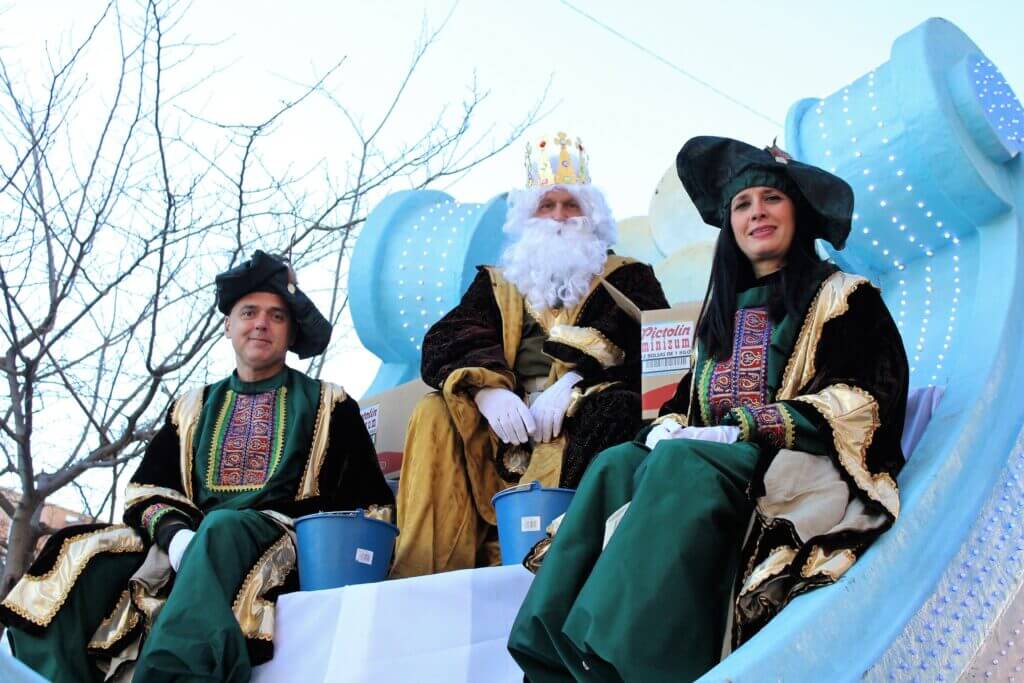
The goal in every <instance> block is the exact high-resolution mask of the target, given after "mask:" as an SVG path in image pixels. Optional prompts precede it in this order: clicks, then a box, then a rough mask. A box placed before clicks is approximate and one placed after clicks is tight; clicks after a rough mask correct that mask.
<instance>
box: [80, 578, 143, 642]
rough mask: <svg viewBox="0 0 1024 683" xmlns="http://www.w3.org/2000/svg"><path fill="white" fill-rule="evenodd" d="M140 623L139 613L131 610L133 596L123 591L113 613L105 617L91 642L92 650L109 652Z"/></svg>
mask: <svg viewBox="0 0 1024 683" xmlns="http://www.w3.org/2000/svg"><path fill="white" fill-rule="evenodd" d="M138 623H139V613H138V612H137V611H135V610H133V609H132V608H131V594H130V593H129V592H128V591H127V590H123V591H121V597H119V598H118V599H117V604H116V605H114V609H113V611H112V612H111V613H110V614H109V615H107V616H106V617H104V619H103V621H102V622H100V625H99V627H98V628H97V629H96V632H95V633H94V634H93V636H92V640H90V641H89V645H88V648H89V649H90V650H109V649H110V647H111V646H112V645H114V644H115V643H117V641H119V640H121V639H122V638H124V637H125V635H127V634H128V632H130V631H131V630H132V629H133V628H135V625H136V624H138Z"/></svg>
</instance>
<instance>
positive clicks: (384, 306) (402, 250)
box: [348, 190, 506, 394]
mask: <svg viewBox="0 0 1024 683" xmlns="http://www.w3.org/2000/svg"><path fill="white" fill-rule="evenodd" d="M505 212H506V205H505V195H503V194H502V195H499V196H497V197H495V198H494V199H492V200H490V201H489V202H487V203H486V204H461V203H459V202H457V201H455V199H454V198H452V197H451V195H448V194H446V193H444V192H437V191H435V190H406V191H403V192H396V193H394V194H391V195H388V196H387V197H386V198H385V199H384V200H383V201H382V202H381V203H380V204H379V205H378V206H377V207H376V208H374V209H373V211H371V212H370V214H369V216H367V219H366V225H365V226H364V227H363V229H362V232H361V233H360V235H359V239H358V240H357V241H356V245H355V249H354V250H353V253H352V265H351V267H350V269H349V281H348V292H349V305H350V306H351V311H352V322H353V324H354V326H355V329H356V334H357V335H358V336H359V341H360V342H362V344H363V346H365V347H366V348H367V349H368V350H370V351H371V352H373V353H374V354H376V355H377V356H378V357H379V358H380V359H381V360H382V361H383V364H382V365H381V368H380V370H379V371H378V372H377V375H376V377H375V378H374V380H373V383H372V384H371V386H370V388H369V389H368V390H367V394H376V393H379V392H381V391H384V390H386V389H391V388H392V387H396V386H398V385H399V384H402V383H404V382H408V381H410V380H413V379H416V378H417V377H419V375H420V344H421V342H422V341H423V335H424V334H425V333H426V331H427V330H428V329H429V328H430V326H431V325H432V324H434V323H435V322H436V321H437V320H438V319H440V318H441V316H443V315H444V314H445V313H447V312H448V311H449V310H450V309H451V308H453V307H454V306H455V304H457V303H458V302H459V299H460V298H461V297H462V294H463V292H465V291H466V289H467V288H468V287H469V284H470V283H471V282H472V281H473V278H474V277H475V276H476V266H477V265H479V264H483V263H494V262H495V261H496V260H497V258H498V254H499V253H500V251H501V243H502V231H501V227H502V225H503V224H504V222H505Z"/></svg>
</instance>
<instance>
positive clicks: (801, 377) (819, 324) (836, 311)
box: [775, 271, 871, 401]
mask: <svg viewBox="0 0 1024 683" xmlns="http://www.w3.org/2000/svg"><path fill="white" fill-rule="evenodd" d="M865 284H866V285H870V284H871V283H870V282H868V280H866V279H865V278H863V277H860V276H859V275H850V274H848V273H844V272H842V271H839V272H836V273H832V274H831V275H829V276H828V277H827V278H825V281H824V282H823V283H822V284H821V287H820V288H819V289H818V293H817V294H815V295H814V300H813V301H812V302H811V305H810V307H809V308H808V309H807V315H806V316H805V317H804V322H803V324H802V325H801V326H800V334H798V335H797V338H796V343H795V344H794V345H793V351H792V353H790V355H789V360H788V361H787V362H786V370H785V372H783V373H782V384H780V385H779V391H778V393H777V394H776V395H775V398H776V400H779V401H782V400H786V399H791V398H793V397H795V396H796V395H797V392H798V391H800V389H801V388H802V387H804V386H805V385H806V384H807V383H808V382H809V381H811V378H812V377H814V372H815V370H814V357H815V353H816V351H817V349H818V342H819V340H820V339H821V331H822V329H823V328H824V327H825V323H827V322H828V321H830V320H832V319H834V318H837V317H839V316H840V315H842V314H843V313H846V311H847V310H849V308H850V304H849V298H850V295H851V294H853V292H854V290H856V289H857V288H858V287H860V286H861V285H865Z"/></svg>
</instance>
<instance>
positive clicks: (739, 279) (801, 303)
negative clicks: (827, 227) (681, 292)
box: [697, 200, 838, 360]
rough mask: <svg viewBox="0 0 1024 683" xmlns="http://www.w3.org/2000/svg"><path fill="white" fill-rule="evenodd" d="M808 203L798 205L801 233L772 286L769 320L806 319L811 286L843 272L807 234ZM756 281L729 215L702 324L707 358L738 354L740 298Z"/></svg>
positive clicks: (699, 327) (713, 264)
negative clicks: (821, 254) (735, 343)
mask: <svg viewBox="0 0 1024 683" xmlns="http://www.w3.org/2000/svg"><path fill="white" fill-rule="evenodd" d="M801 204H802V202H799V201H797V200H794V205H795V207H794V208H795V213H796V217H795V222H796V234H795V235H793V244H792V245H791V246H790V248H789V253H788V254H787V255H786V265H785V267H784V268H782V270H780V271H779V272H778V274H777V275H776V276H774V277H772V278H771V279H770V280H769V281H768V285H769V315H771V318H772V320H773V321H776V322H777V321H779V320H781V319H782V318H783V317H785V316H786V315H787V314H788V315H793V316H798V317H802V316H803V314H804V310H805V309H806V307H807V305H808V304H809V303H810V297H811V296H812V295H813V292H810V291H809V290H810V288H811V286H812V285H813V284H814V283H816V282H819V281H820V280H822V279H823V278H825V277H827V276H828V275H830V274H832V273H834V272H835V271H836V270H838V268H836V266H835V265H834V264H832V263H829V262H828V261H822V260H821V259H819V258H818V255H817V253H816V252H815V250H814V238H813V237H811V236H810V235H809V234H808V233H807V232H805V231H804V230H802V229H801V225H806V224H807V223H808V220H806V219H804V220H801V218H802V217H803V216H806V213H805V211H806V210H805V209H804V207H802V206H801ZM755 282H756V278H755V277H754V269H753V267H751V265H750V261H749V260H748V259H747V257H746V256H745V255H744V254H743V252H741V251H740V248H739V245H738V244H736V237H735V235H733V232H732V220H731V218H730V216H729V212H726V218H725V225H723V226H722V230H721V232H720V233H719V235H718V241H717V242H716V244H715V255H714V258H713V259H712V261H711V278H710V279H709V280H708V289H707V293H705V295H704V304H703V306H701V310H700V317H699V318H698V320H697V339H698V340H699V341H700V349H701V356H702V357H704V358H714V359H715V360H725V359H726V358H729V356H731V355H732V336H733V326H734V324H735V318H736V294H737V292H741V291H743V290H744V289H747V288H749V287H751V286H753V285H754V284H755Z"/></svg>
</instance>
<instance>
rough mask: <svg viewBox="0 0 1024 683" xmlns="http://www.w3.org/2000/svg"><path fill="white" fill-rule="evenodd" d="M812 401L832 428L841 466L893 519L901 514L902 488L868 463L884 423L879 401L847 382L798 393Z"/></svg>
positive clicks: (798, 397)
mask: <svg viewBox="0 0 1024 683" xmlns="http://www.w3.org/2000/svg"><path fill="white" fill-rule="evenodd" d="M793 400H794V401H803V402H804V403H807V404H810V406H811V407H813V408H814V409H815V410H817V411H818V412H819V413H821V415H822V417H824V418H825V420H826V421H827V422H828V424H829V427H830V428H831V429H832V439H833V443H834V445H835V449H836V454H837V455H838V459H839V464H840V466H841V467H842V468H843V469H845V470H846V471H847V472H848V473H849V474H850V476H851V477H852V478H853V481H854V483H856V484H857V487H858V488H859V489H861V490H862V491H863V492H864V493H865V494H867V496H868V497H869V498H871V499H872V500H874V501H875V502H877V503H880V504H881V505H882V507H884V508H885V509H886V510H887V511H888V512H889V514H891V515H892V517H893V519H896V518H897V517H899V514H900V497H899V488H898V487H897V486H896V482H895V481H893V479H892V477H890V476H889V475H888V474H886V473H884V472H883V473H881V474H872V473H871V472H870V471H869V470H868V468H867V464H866V457H867V450H868V447H869V446H870V445H871V440H872V439H873V438H874V435H875V431H876V430H877V429H878V427H879V426H880V425H881V420H880V419H879V417H878V402H877V401H875V399H874V397H873V396H872V395H871V394H869V393H868V392H866V391H864V390H863V389H861V388H859V387H851V386H848V385H846V384H833V385H832V386H829V387H826V388H825V389H823V390H822V391H820V392H819V393H817V394H808V395H806V396H797V397H796V398H795V399H793Z"/></svg>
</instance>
